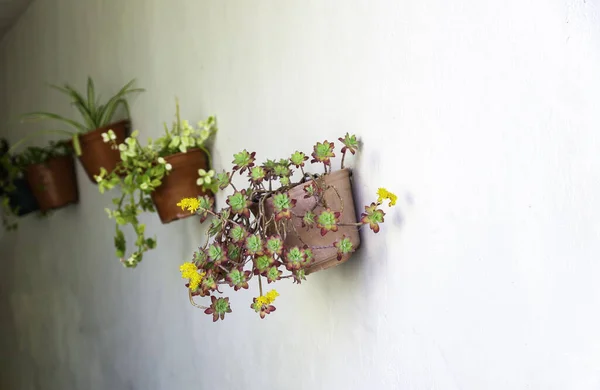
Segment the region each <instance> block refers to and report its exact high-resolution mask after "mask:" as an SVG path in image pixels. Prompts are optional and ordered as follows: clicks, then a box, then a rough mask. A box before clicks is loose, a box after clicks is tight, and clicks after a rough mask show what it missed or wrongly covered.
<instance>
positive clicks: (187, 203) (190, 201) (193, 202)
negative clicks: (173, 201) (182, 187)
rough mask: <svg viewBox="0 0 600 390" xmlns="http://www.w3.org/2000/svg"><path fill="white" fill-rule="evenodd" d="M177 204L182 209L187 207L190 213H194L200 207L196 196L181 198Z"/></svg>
mask: <svg viewBox="0 0 600 390" xmlns="http://www.w3.org/2000/svg"><path fill="white" fill-rule="evenodd" d="M177 206H179V207H181V209H182V210H185V209H187V210H188V211H189V212H191V213H195V212H196V211H197V210H198V209H199V208H200V201H199V200H198V198H183V199H181V201H180V202H179V203H177Z"/></svg>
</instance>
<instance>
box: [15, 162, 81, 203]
mask: <svg viewBox="0 0 600 390" xmlns="http://www.w3.org/2000/svg"><path fill="white" fill-rule="evenodd" d="M26 174H27V181H28V182H29V186H30V187H31V191H32V192H33V195H34V196H35V198H36V199H37V202H38V205H39V206H40V211H48V210H52V209H57V208H61V207H64V206H66V205H68V204H71V203H77V202H79V192H78V190H77V177H76V176H75V162H74V159H73V156H62V157H53V158H51V159H49V160H48V161H46V162H45V163H43V164H34V165H30V166H28V167H27V168H26Z"/></svg>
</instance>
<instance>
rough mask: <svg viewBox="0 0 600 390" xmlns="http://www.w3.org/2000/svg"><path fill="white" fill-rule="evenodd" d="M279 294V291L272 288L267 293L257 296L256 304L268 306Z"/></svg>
mask: <svg viewBox="0 0 600 390" xmlns="http://www.w3.org/2000/svg"><path fill="white" fill-rule="evenodd" d="M278 296H279V293H278V292H277V291H276V290H271V291H269V292H268V293H266V294H265V295H261V296H260V297H258V298H256V305H257V306H258V307H262V306H268V305H270V304H271V303H273V302H274V301H275V298H277V297H278Z"/></svg>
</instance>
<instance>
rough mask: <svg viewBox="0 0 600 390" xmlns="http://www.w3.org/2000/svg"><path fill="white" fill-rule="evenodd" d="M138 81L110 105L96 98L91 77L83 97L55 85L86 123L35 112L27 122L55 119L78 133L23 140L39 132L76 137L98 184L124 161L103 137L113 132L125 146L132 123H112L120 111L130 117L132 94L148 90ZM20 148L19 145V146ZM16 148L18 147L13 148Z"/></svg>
mask: <svg viewBox="0 0 600 390" xmlns="http://www.w3.org/2000/svg"><path fill="white" fill-rule="evenodd" d="M134 82H135V80H131V81H130V82H128V83H127V84H126V85H125V86H124V87H123V88H121V89H120V90H119V92H117V93H116V94H115V95H114V96H112V97H111V98H110V99H108V101H106V103H104V104H101V103H100V101H99V100H98V98H97V97H96V90H95V87H94V82H93V81H92V79H91V77H88V81H87V91H86V92H87V93H86V94H85V95H84V94H81V93H79V92H78V91H77V90H75V89H74V88H73V87H71V86H70V85H68V84H65V85H64V86H62V87H61V86H53V88H54V89H56V90H58V91H59V92H62V93H63V94H65V95H67V97H68V98H69V100H70V103H71V104H72V105H73V106H75V107H76V108H77V110H78V111H79V113H80V114H81V118H82V122H77V121H74V120H72V119H69V118H65V117H63V116H60V115H57V114H53V113H50V112H32V113H28V114H25V115H23V118H24V119H27V120H40V119H43V120H54V121H59V122H61V123H62V124H65V125H67V126H68V127H72V128H73V129H74V131H67V130H40V131H38V132H36V133H33V134H31V135H30V136H29V137H26V138H24V139H22V140H21V141H19V143H20V142H23V141H25V140H26V139H28V138H30V137H31V136H35V135H36V134H37V133H59V134H63V135H65V134H66V135H69V136H70V137H71V138H72V145H73V149H74V150H75V153H76V154H77V156H78V157H79V160H80V161H81V164H82V165H83V168H84V169H85V172H86V174H87V176H88V178H89V179H90V180H91V181H92V182H93V183H96V181H95V180H94V176H96V175H99V174H100V171H101V168H104V169H105V170H106V171H108V172H112V171H113V170H114V169H115V167H116V166H117V163H118V162H119V161H120V153H119V151H118V150H116V149H114V148H111V145H109V144H107V143H106V141H108V139H106V138H103V136H102V134H105V135H106V134H107V132H108V131H109V130H112V133H111V134H112V135H113V137H114V138H113V141H115V142H116V143H117V144H120V143H122V142H123V141H124V140H125V138H126V137H127V134H128V131H129V127H130V121H129V119H125V120H121V121H118V122H114V123H112V122H111V121H113V119H114V117H115V116H116V115H117V112H118V110H119V108H123V109H124V111H125V114H126V116H127V117H128V118H129V116H130V115H129V104H128V103H127V100H126V97H127V96H128V95H129V94H132V93H137V92H142V91H144V90H143V89H141V88H133V84H134ZM15 145H16V144H15ZM13 147H14V146H13Z"/></svg>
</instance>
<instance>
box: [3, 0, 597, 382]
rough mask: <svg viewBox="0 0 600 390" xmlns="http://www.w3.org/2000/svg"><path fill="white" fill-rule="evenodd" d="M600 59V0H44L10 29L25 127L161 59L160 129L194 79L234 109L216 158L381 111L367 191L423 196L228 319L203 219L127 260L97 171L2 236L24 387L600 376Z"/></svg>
mask: <svg viewBox="0 0 600 390" xmlns="http://www.w3.org/2000/svg"><path fill="white" fill-rule="evenodd" d="M599 69H600V4H599V1H597V0H587V1H582V0H578V1H575V0H505V1H488V0H485V1H481V0H455V1H447V0H419V1H384V0H368V1H367V0H364V1H359V0H351V1H349V0H329V1H307V0H286V1H281V0H254V1H247V0H226V1H209V0H196V1H191V0H173V1H159V0H127V1H122V0H86V1H82V0H44V1H39V0H38V1H36V2H34V3H33V5H32V6H31V7H30V8H29V10H28V11H27V12H26V13H25V15H24V16H23V18H22V19H21V20H20V21H19V22H18V23H17V24H16V25H15V28H14V29H13V30H11V31H10V32H9V33H8V34H7V35H6V36H5V37H4V39H3V40H2V42H1V44H0V85H1V88H0V120H1V121H2V122H3V123H6V124H5V125H3V126H2V127H1V129H0V132H1V134H2V135H4V136H7V137H9V139H10V140H11V141H15V140H17V139H18V138H19V137H20V136H21V135H22V134H25V133H26V132H27V131H29V130H32V129H34V128H41V126H43V125H38V124H36V125H30V124H28V125H19V124H16V123H15V117H16V116H17V115H18V114H20V113H22V112H25V111H29V110H37V109H45V110H53V111H57V112H60V113H63V114H74V113H73V112H72V111H69V107H67V106H65V104H64V101H63V100H62V99H58V98H57V96H56V94H55V92H53V91H51V90H49V89H48V88H45V87H44V83H46V82H52V83H61V82H65V81H68V82H71V83H73V84H75V85H76V86H78V87H80V88H83V87H84V82H85V78H86V76H87V75H88V74H90V75H91V76H93V77H94V78H95V80H96V84H97V86H98V88H99V89H100V90H101V92H102V93H103V95H104V96H107V95H108V94H109V93H110V92H111V91H114V90H115V88H117V87H119V86H121V85H123V84H124V83H125V82H126V81H128V80H129V79H130V78H133V77H136V78H137V79H138V80H139V85H141V86H143V87H145V88H147V90H148V92H146V93H145V94H143V95H140V96H139V97H138V98H136V99H135V100H134V101H133V102H132V110H133V119H134V122H135V123H134V125H135V128H138V129H139V130H140V131H141V132H142V135H143V137H148V136H151V137H155V136H157V135H158V134H160V132H161V125H162V122H163V121H170V120H171V119H172V115H173V112H174V100H173V99H174V96H176V95H177V96H178V97H179V98H180V99H181V103H182V112H183V115H184V116H185V117H186V118H189V119H190V120H194V121H196V120H199V119H201V118H203V117H205V116H207V115H209V114H212V113H215V114H217V116H218V119H219V124H220V128H221V130H220V133H219V134H218V137H217V140H216V150H215V163H216V167H217V168H222V167H227V166H229V162H230V161H231V159H232V157H231V156H232V154H233V153H234V152H237V151H239V150H241V149H243V148H248V149H251V150H255V151H256V152H258V156H259V157H260V158H278V157H285V156H287V155H288V154H289V153H291V152H293V151H294V150H296V149H300V148H302V149H308V148H310V146H311V145H312V143H313V142H314V141H317V140H323V139H325V138H327V139H330V140H331V139H333V138H337V136H338V135H340V134H343V133H345V132H346V131H351V132H356V133H357V134H359V135H360V136H361V137H362V140H363V142H364V149H363V152H362V153H361V154H360V156H358V157H357V158H355V159H353V160H352V164H353V166H354V168H355V174H356V179H357V180H356V182H355V192H356V197H357V198H358V201H359V203H360V202H361V201H364V202H366V201H367V200H368V199H370V198H371V197H372V196H373V195H374V193H375V191H376V189H377V187H378V186H379V185H385V186H386V187H388V188H389V189H391V190H394V191H395V192H397V193H398V194H399V195H400V201H399V204H398V207H397V208H396V209H395V210H393V211H392V212H390V213H389V214H388V215H387V217H386V218H387V219H386V224H385V225H384V226H383V229H382V231H381V232H380V233H379V234H378V235H372V234H363V240H364V241H363V242H364V246H363V248H362V249H361V250H360V252H359V253H358V254H357V255H355V256H354V258H353V260H351V261H349V262H348V263H346V264H345V265H343V266H341V267H337V268H336V269H332V270H328V271H324V272H320V273H318V274H316V275H314V276H313V277H310V278H309V280H308V281H307V283H306V284H303V285H302V286H299V287H298V286H293V285H292V284H291V283H282V285H281V286H280V287H278V290H279V292H280V293H281V296H280V297H279V298H278V301H277V302H278V310H277V312H276V313H274V314H273V315H271V316H269V317H268V319H265V320H260V319H259V317H258V316H257V315H256V314H255V313H253V312H252V311H251V310H250V309H249V308H248V305H249V304H250V302H251V297H252V296H255V295H256V291H248V292H244V293H238V294H235V295H233V296H232V303H233V306H234V312H233V313H232V314H231V315H230V317H229V318H227V320H226V321H225V322H223V323H216V324H213V323H212V322H211V318H210V316H206V315H204V314H203V313H202V312H201V311H199V310H197V309H194V308H192V307H191V306H190V305H189V304H188V302H187V297H186V291H185V288H184V287H183V281H182V280H181V279H180V276H179V272H178V265H179V264H180V263H181V262H182V261H184V260H187V259H188V258H189V255H190V254H191V252H192V250H193V249H194V248H195V247H197V245H198V244H199V243H200V241H199V240H200V239H201V234H202V232H203V230H202V227H201V226H200V225H199V223H198V221H193V220H186V221H180V222H176V223H173V224H170V225H166V226H163V225H161V224H160V223H159V220H158V217H157V216H149V217H148V218H146V222H147V223H148V230H149V231H154V232H156V234H157V236H158V245H159V246H158V249H157V250H155V251H154V252H152V253H150V254H148V255H147V256H146V258H145V260H144V262H143V263H142V264H141V265H140V266H139V267H138V268H137V269H135V270H128V269H124V268H122V267H121V265H120V264H119V262H118V261H117V260H116V259H115V258H114V257H113V248H112V233H113V225H112V223H111V222H110V221H109V220H107V219H106V216H105V213H104V211H103V209H104V207H105V206H106V205H108V204H110V198H109V197H107V196H101V195H100V194H98V192H97V189H96V187H95V186H93V185H92V184H91V183H90V182H89V181H88V180H87V179H86V178H85V177H84V174H83V170H82V168H81V167H80V166H78V168H77V169H78V174H79V178H80V183H79V185H80V191H81V203H80V204H79V205H78V206H76V207H70V208H67V209H64V210H60V211H58V212H56V213H55V214H54V215H53V216H52V218H50V219H43V220H39V219H37V218H35V217H34V216H30V217H27V218H25V219H23V220H22V222H21V226H20V230H19V231H18V232H17V233H10V234H8V233H2V234H1V237H0V248H1V249H0V251H1V252H0V253H1V261H0V311H1V313H2V315H0V331H1V334H2V336H1V338H0V359H2V360H1V365H0V388H2V389H45V390H46V389H145V390H147V389H185V388H194V389H196V388H200V389H204V388H207V389H208V388H211V389H219V390H220V389H223V390H225V389H241V388H245V389H419V390H420V389H423V390H425V389H444V390H453V389H473V390H479V389H498V390H505V389H515V390H517V389H543V390H550V389H557V390H559V389H560V390H564V389H577V390H585V389H598V388H599V387H600V366H599V365H598V363H599V362H600V337H598V334H599V333H598V329H600V314H599V313H600V310H599V307H600V284H599V283H598V280H600V239H599V234H600V204H599V203H598V202H599V201H598V200H599V199H600V139H599V137H598V134H599V129H600V110H599V109H598V107H599V102H600V72H599ZM43 141H44V139H38V140H36V142H37V143H42V142H43ZM218 202H219V204H220V205H222V204H223V199H222V197H219V198H218Z"/></svg>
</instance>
